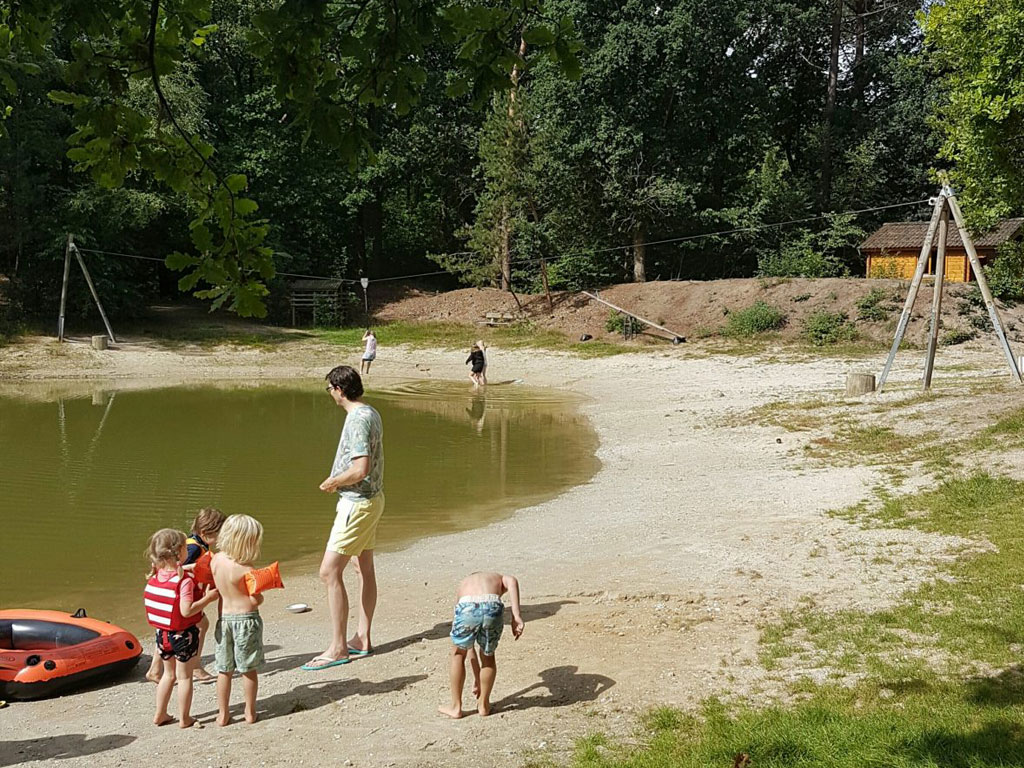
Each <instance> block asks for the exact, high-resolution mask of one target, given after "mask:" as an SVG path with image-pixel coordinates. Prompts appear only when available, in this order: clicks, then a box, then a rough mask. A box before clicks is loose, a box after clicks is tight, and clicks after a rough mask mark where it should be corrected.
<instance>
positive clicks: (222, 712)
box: [210, 515, 263, 725]
mask: <svg viewBox="0 0 1024 768" xmlns="http://www.w3.org/2000/svg"><path fill="white" fill-rule="evenodd" d="M262 543H263V526H262V525H260V524H259V522H258V521H256V520H254V519H253V518H251V517H249V516H248V515H231V516H230V517H229V518H228V519H227V520H225V521H224V526H223V527H222V528H221V529H220V536H219V537H218V540H217V549H218V552H217V554H215V555H214V556H213V560H212V561H211V562H210V569H211V570H212V571H213V582H214V584H215V585H216V587H217V591H218V592H219V593H220V596H221V600H222V603H221V616H220V618H219V619H217V629H216V632H215V636H216V638H217V654H216V657H215V658H216V663H217V709H218V713H217V724H218V725H228V724H229V723H230V722H231V716H230V714H229V713H228V704H229V702H230V700H231V675H232V673H234V672H236V671H237V672H238V674H240V675H241V676H242V691H243V694H244V697H245V721H246V722H247V723H255V722H256V690H257V688H258V685H259V680H258V679H257V670H258V669H259V667H260V666H262V664H263V619H261V618H260V614H259V611H258V610H257V608H258V607H259V606H260V604H261V603H262V602H263V595H255V596H250V595H249V593H248V592H247V591H246V589H245V574H247V573H248V572H249V571H251V570H253V562H255V560H256V558H258V557H259V556H260V545H261V544H262Z"/></svg>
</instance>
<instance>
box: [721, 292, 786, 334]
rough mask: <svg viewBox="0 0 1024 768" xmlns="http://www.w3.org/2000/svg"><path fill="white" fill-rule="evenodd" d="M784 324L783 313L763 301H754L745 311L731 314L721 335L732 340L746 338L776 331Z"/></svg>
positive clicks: (784, 317)
mask: <svg viewBox="0 0 1024 768" xmlns="http://www.w3.org/2000/svg"><path fill="white" fill-rule="evenodd" d="M785 324H786V313H785V312H783V311H782V310H781V309H777V308H776V307H773V306H771V305H770V304H767V303H766V302H764V301H755V302H754V303H753V304H751V305H750V306H749V307H747V308H746V309H741V310H739V311H738V312H731V313H730V314H729V319H728V320H727V321H726V324H725V329H724V330H723V331H722V333H723V334H725V335H726V336H731V337H733V338H746V337H748V336H755V335H757V334H759V333H767V332H768V331H777V330H778V329H779V328H781V327H782V326H784V325H785Z"/></svg>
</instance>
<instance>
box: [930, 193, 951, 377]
mask: <svg viewBox="0 0 1024 768" xmlns="http://www.w3.org/2000/svg"><path fill="white" fill-rule="evenodd" d="M948 232H949V206H946V205H944V206H943V207H942V218H940V219H939V245H938V249H937V252H936V255H935V282H934V284H933V286H932V320H931V327H930V328H929V329H928V353H927V355H926V356H925V358H924V388H925V389H926V390H927V389H931V386H932V371H933V370H934V369H935V348H936V347H937V346H938V344H939V319H940V318H941V317H942V284H943V280H944V279H945V276H946V236H947V234H948Z"/></svg>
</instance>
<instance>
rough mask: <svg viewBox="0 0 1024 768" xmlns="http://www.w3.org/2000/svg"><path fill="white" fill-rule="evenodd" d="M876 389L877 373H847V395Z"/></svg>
mask: <svg viewBox="0 0 1024 768" xmlns="http://www.w3.org/2000/svg"><path fill="white" fill-rule="evenodd" d="M874 391H875V374H873V373H849V374H847V375H846V396H847V397H851V396H854V395H865V394H867V393H868V392H874Z"/></svg>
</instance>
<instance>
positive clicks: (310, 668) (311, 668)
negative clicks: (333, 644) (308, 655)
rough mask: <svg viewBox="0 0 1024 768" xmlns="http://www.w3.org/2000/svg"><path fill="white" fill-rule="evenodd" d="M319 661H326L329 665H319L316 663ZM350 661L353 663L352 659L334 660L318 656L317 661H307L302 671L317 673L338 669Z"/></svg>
mask: <svg viewBox="0 0 1024 768" xmlns="http://www.w3.org/2000/svg"><path fill="white" fill-rule="evenodd" d="M318 661H326V662H327V663H326V664H317V663H316V662H318ZM350 661H352V659H349V658H344V659H332V658H331V657H330V656H317V657H316V658H315V659H313V660H311V661H307V662H306V663H305V664H303V665H302V667H301V669H304V670H306V671H307V672H316V671H318V670H321V669H330V668H331V667H338V666H341V665H342V664H348V663H349V662H350Z"/></svg>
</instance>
